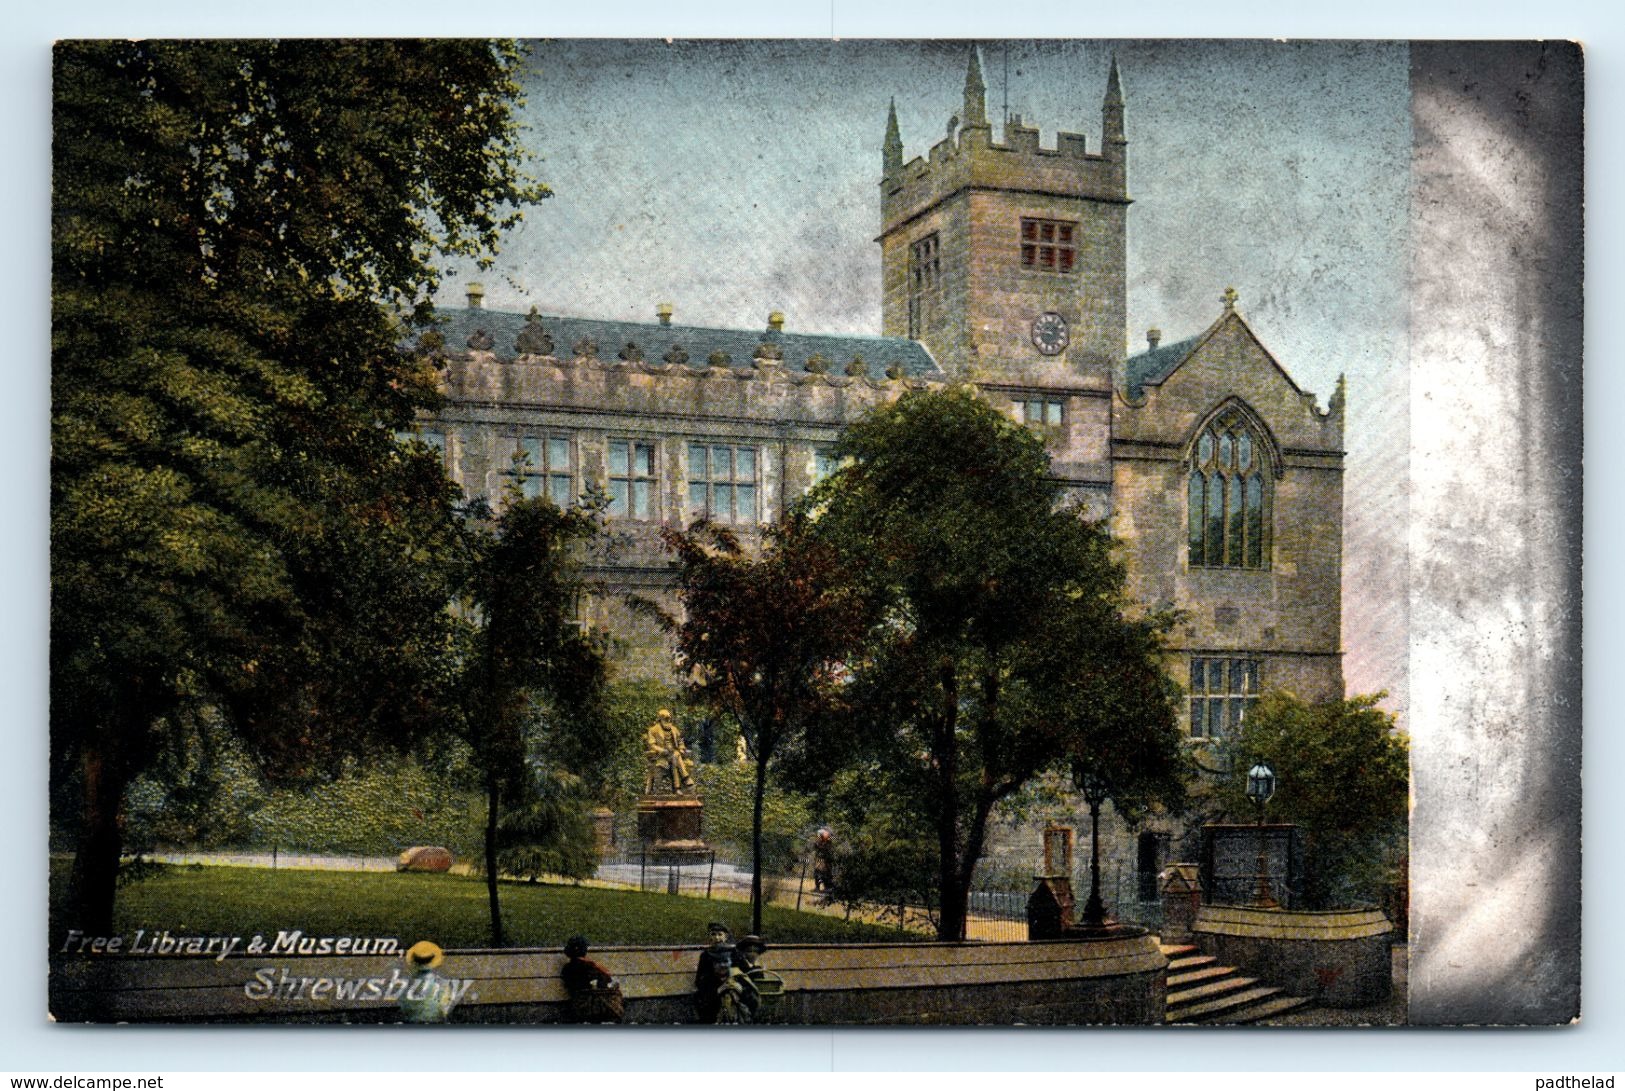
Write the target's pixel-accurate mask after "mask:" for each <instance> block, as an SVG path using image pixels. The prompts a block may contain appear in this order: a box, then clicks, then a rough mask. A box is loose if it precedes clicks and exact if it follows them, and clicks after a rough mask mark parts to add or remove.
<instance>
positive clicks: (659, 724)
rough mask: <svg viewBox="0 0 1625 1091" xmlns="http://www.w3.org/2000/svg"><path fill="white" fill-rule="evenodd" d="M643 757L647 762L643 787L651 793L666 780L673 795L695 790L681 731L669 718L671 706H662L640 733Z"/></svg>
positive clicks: (691, 768) (691, 769) (691, 765)
mask: <svg viewBox="0 0 1625 1091" xmlns="http://www.w3.org/2000/svg"><path fill="white" fill-rule="evenodd" d="M643 758H644V761H645V763H646V765H645V773H644V780H643V790H644V792H645V793H650V792H653V791H654V790H655V786H656V784H659V783H660V782H661V781H666V782H668V783H669V784H670V785H671V791H672V792H673V793H674V794H680V793H682V792H689V791H693V790H694V775H693V764H692V762H691V761H690V760H689V756H688V747H687V746H686V745H684V743H683V733H682V732H681V731H680V730H678V728H677V722H676V721H675V720H673V719H672V717H671V710H670V709H664V708H663V709H661V710H660V712H659V713H658V714H657V715H656V716H655V721H654V723H652V724H650V725H649V730H648V731H647V732H645V733H644V736H643Z"/></svg>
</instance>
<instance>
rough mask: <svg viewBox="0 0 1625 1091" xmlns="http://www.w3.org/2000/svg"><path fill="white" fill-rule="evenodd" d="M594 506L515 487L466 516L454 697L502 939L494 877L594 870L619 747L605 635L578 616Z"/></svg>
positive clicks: (495, 924) (497, 937) (494, 920)
mask: <svg viewBox="0 0 1625 1091" xmlns="http://www.w3.org/2000/svg"><path fill="white" fill-rule="evenodd" d="M598 533H599V519H598V511H597V509H596V508H595V507H593V506H590V505H588V506H574V507H570V508H567V509H561V508H559V507H557V506H556V505H554V504H553V502H552V501H551V500H549V499H548V498H547V497H534V498H530V499H526V498H524V497H522V496H520V495H519V492H518V490H517V488H515V489H513V490H511V491H510V493H509V494H508V495H507V496H506V497H505V504H504V507H503V510H502V512H501V514H500V515H499V516H497V517H496V518H495V519H494V520H470V521H469V522H468V523H467V525H466V526H465V531H464V534H465V542H466V545H467V548H468V552H469V569H468V571H469V574H470V579H469V584H468V589H467V598H466V602H465V604H464V609H463V610H462V612H461V616H462V626H463V634H464V640H463V647H462V652H461V655H460V674H459V677H458V682H457V686H456V693H457V700H456V701H455V702H454V703H453V705H452V706H451V708H450V710H449V711H450V712H451V714H452V715H454V716H455V717H456V718H457V720H458V723H459V734H460V736H461V737H462V739H463V740H464V741H465V742H466V743H467V744H468V746H469V749H470V752H471V764H472V765H473V767H474V769H475V770H476V772H477V775H478V778H479V783H480V787H481V788H482V790H483V791H484V793H485V799H486V828H485V872H486V882H487V891H488V894H489V899H490V911H491V944H492V945H493V946H496V947H501V946H503V944H504V934H503V928H502V913H501V904H500V901H499V895H498V887H497V877H498V875H499V874H500V873H501V871H502V870H503V865H504V863H507V864H509V865H511V866H513V867H515V868H517V869H519V870H520V871H521V873H523V874H526V875H529V876H531V877H534V876H536V875H539V874H542V873H545V872H557V873H560V874H564V875H569V876H572V877H585V876H586V875H589V874H591V872H592V868H593V866H594V864H595V863H596V861H595V860H594V859H593V856H592V827H591V824H590V820H589V819H588V817H587V814H586V811H587V809H588V807H589V806H590V804H591V802H592V801H593V796H594V795H595V790H594V787H593V786H594V785H596V784H599V783H601V782H602V780H603V778H604V776H605V775H606V774H607V773H608V772H609V770H610V768H611V767H612V760H613V755H614V754H615V753H616V751H617V748H616V746H615V745H614V744H613V743H612V741H611V736H610V734H609V728H610V726H611V722H610V721H609V720H608V718H607V717H606V716H605V714H604V707H603V696H604V687H605V682H606V676H605V666H604V649H603V642H602V640H601V639H600V638H599V637H597V636H596V635H594V634H592V633H591V632H589V631H587V630H586V629H585V628H583V627H582V626H581V625H580V624H579V623H578V622H577V620H576V609H577V603H578V601H579V597H580V594H581V591H582V582H581V576H580V567H581V565H580V560H581V554H582V551H583V550H584V549H585V547H586V546H587V544H588V543H589V542H590V541H591V540H593V539H594V538H595V537H596V536H597V535H598Z"/></svg>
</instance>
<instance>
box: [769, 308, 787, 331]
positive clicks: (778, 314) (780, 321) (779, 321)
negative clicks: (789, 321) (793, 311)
mask: <svg viewBox="0 0 1625 1091" xmlns="http://www.w3.org/2000/svg"><path fill="white" fill-rule="evenodd" d="M767 328H768V329H769V330H771V331H772V332H773V333H783V332H784V312H783V311H774V312H773V313H772V314H770V315H768V316H767Z"/></svg>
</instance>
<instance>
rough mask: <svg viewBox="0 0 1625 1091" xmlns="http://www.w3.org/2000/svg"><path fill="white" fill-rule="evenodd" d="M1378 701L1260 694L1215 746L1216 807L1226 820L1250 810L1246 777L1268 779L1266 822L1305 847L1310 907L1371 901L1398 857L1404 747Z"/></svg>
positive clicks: (1245, 817) (1405, 778) (1244, 817)
mask: <svg viewBox="0 0 1625 1091" xmlns="http://www.w3.org/2000/svg"><path fill="white" fill-rule="evenodd" d="M1383 696H1384V695H1383V694H1380V693H1379V694H1369V695H1364V696H1358V697H1349V698H1345V699H1342V700H1335V701H1323V702H1320V703H1318V704H1312V703H1310V702H1308V701H1305V700H1303V699H1302V698H1300V697H1297V696H1296V695H1294V694H1292V693H1289V692H1286V691H1284V690H1277V691H1274V692H1271V693H1266V694H1265V695H1264V696H1263V697H1262V698H1261V699H1260V700H1259V702H1258V704H1257V705H1255V706H1254V707H1253V708H1252V709H1250V710H1248V713H1247V718H1246V720H1245V721H1243V723H1242V725H1241V728H1240V730H1238V731H1237V732H1236V733H1235V734H1234V735H1232V736H1230V737H1228V738H1226V739H1225V740H1224V741H1223V743H1222V746H1221V768H1222V769H1224V770H1226V772H1224V773H1221V774H1219V775H1218V778H1217V787H1218V793H1217V794H1218V802H1219V805H1220V807H1221V808H1222V809H1223V812H1224V813H1225V814H1226V815H1227V816H1228V817H1230V818H1231V819H1233V820H1235V821H1241V822H1245V821H1250V820H1252V819H1253V818H1254V817H1256V811H1255V809H1254V806H1253V804H1252V803H1251V801H1249V800H1248V799H1247V795H1246V781H1247V770H1249V769H1250V768H1252V766H1253V765H1254V764H1255V763H1257V762H1259V761H1263V762H1266V763H1267V764H1268V765H1269V766H1270V768H1271V769H1273V770H1274V771H1275V777H1276V787H1275V795H1274V797H1273V798H1272V799H1271V800H1270V802H1269V811H1268V814H1269V817H1270V818H1271V819H1273V820H1275V821H1278V822H1291V823H1295V824H1296V825H1297V826H1298V828H1299V831H1300V834H1301V836H1302V837H1303V839H1304V850H1305V851H1304V888H1303V898H1304V901H1305V902H1306V903H1307V904H1308V905H1309V906H1311V907H1314V908H1323V907H1324V908H1335V907H1340V906H1347V905H1349V904H1353V903H1355V902H1377V901H1380V900H1381V898H1382V896H1383V894H1384V889H1383V888H1384V884H1385V883H1387V882H1389V881H1390V880H1391V879H1392V877H1393V872H1394V868H1395V866H1396V864H1397V861H1398V859H1399V857H1400V856H1401V855H1403V853H1404V851H1405V833H1406V829H1407V816H1408V812H1409V808H1410V758H1409V751H1410V744H1409V740H1408V739H1407V738H1406V736H1405V734H1404V732H1402V731H1399V730H1397V729H1396V727H1395V723H1394V718H1393V716H1392V715H1391V714H1389V713H1387V712H1384V711H1383V710H1382V709H1381V708H1379V707H1378V702H1380V701H1381V700H1382V698H1383Z"/></svg>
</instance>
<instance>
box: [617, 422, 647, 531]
mask: <svg viewBox="0 0 1625 1091" xmlns="http://www.w3.org/2000/svg"><path fill="white" fill-rule="evenodd" d="M609 514H610V515H611V516H613V517H616V518H624V519H653V518H654V517H655V514H656V513H655V445H654V444H653V443H642V442H639V441H637V440H630V439H612V440H610V441H609Z"/></svg>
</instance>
